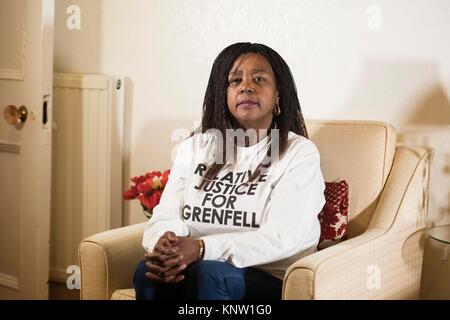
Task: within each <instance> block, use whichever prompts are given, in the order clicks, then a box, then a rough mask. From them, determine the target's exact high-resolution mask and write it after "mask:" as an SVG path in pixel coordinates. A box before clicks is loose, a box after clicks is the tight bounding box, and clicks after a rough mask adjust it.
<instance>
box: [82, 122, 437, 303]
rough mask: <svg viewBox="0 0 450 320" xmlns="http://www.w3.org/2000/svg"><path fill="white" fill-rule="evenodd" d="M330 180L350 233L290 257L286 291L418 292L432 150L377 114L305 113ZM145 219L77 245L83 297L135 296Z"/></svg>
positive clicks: (333, 295)
mask: <svg viewBox="0 0 450 320" xmlns="http://www.w3.org/2000/svg"><path fill="white" fill-rule="evenodd" d="M307 128H308V133H309V137H310V139H311V140H312V141H313V142H314V143H315V144H316V145H317V147H318V149H319V151H320V153H321V167H322V171H323V174H324V177H325V180H326V181H332V180H335V179H345V180H347V182H348V184H349V190H350V191H349V192H350V199H349V203H350V207H349V215H350V223H349V239H348V240H346V241H344V242H341V243H339V244H336V245H334V246H332V247H329V248H326V249H324V250H321V251H319V252H316V253H314V254H312V255H309V256H306V257H304V258H302V259H300V260H298V261H297V262H295V263H294V264H292V265H291V266H290V267H289V269H288V270H287V272H286V275H285V278H284V283H283V294H282V298H283V299H418V298H419V293H420V282H421V281H420V280H421V272H422V259H423V240H424V230H425V228H426V218H427V203H428V184H429V170H430V161H431V156H432V150H427V149H425V148H423V147H419V146H417V147H411V146H404V145H400V144H396V138H397V136H396V131H395V129H394V128H393V127H392V126H390V125H388V124H386V123H382V122H374V121H328V120H310V121H307ZM144 227H145V223H144V224H138V225H133V226H128V227H124V228H119V229H115V230H110V231H106V232H103V233H100V234H96V235H94V236H91V237H89V238H87V239H85V240H83V241H82V242H81V244H80V247H79V259H80V266H81V298H82V299H111V298H112V299H134V290H133V289H132V278H133V273H134V269H135V267H136V265H137V263H138V262H139V261H140V260H141V259H142V257H143V253H144V251H143V249H142V247H141V239H142V234H143V230H144Z"/></svg>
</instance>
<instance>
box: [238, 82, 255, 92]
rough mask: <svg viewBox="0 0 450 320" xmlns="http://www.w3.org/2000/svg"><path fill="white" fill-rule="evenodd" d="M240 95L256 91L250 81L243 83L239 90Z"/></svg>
mask: <svg viewBox="0 0 450 320" xmlns="http://www.w3.org/2000/svg"><path fill="white" fill-rule="evenodd" d="M239 92H240V93H246V92H250V93H252V92H254V89H253V87H252V85H251V83H250V81H242V83H241V87H240V89H239Z"/></svg>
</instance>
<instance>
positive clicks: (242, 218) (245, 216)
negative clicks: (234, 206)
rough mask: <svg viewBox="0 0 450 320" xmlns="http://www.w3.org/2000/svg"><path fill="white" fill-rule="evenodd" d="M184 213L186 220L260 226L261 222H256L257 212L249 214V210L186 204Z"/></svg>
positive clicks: (238, 225) (249, 226)
mask: <svg viewBox="0 0 450 320" xmlns="http://www.w3.org/2000/svg"><path fill="white" fill-rule="evenodd" d="M182 214H183V218H184V219H185V220H191V221H193V222H201V223H211V224H221V225H232V226H235V227H248V228H259V224H258V223H257V222H256V212H252V213H251V214H249V213H248V212H247V211H239V210H229V209H220V210H218V209H213V208H204V207H191V206H190V205H187V204H186V205H185V206H184V207H183V212H182Z"/></svg>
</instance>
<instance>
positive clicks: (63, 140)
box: [50, 73, 124, 282]
mask: <svg viewBox="0 0 450 320" xmlns="http://www.w3.org/2000/svg"><path fill="white" fill-rule="evenodd" d="M53 119H54V130H53V154H52V220H51V222H52V225H51V245H50V255H51V271H50V279H51V280H53V281H64V282H65V281H66V279H67V277H68V274H67V273H66V270H67V267H68V266H70V265H77V264H78V259H77V250H78V245H79V243H80V241H81V240H82V239H83V238H85V237H87V236H89V235H92V234H94V233H97V232H101V231H105V230H108V229H112V228H116V227H120V226H121V224H122V154H123V153H122V149H123V123H124V79H123V78H117V77H113V76H103V75H78V74H62V73H55V74H54V79H53Z"/></svg>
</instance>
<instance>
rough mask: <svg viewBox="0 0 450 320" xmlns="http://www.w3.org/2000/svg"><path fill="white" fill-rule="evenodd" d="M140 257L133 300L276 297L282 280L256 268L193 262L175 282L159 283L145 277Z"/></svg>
mask: <svg viewBox="0 0 450 320" xmlns="http://www.w3.org/2000/svg"><path fill="white" fill-rule="evenodd" d="M146 261H147V260H143V261H141V262H140V263H139V265H138V267H137V269H136V272H135V274H134V279H133V282H134V289H135V291H136V299H137V300H170V299H177V300H249V299H262V300H280V299H281V290H282V287H283V281H282V280H281V279H278V278H277V277H275V276H273V275H271V274H269V273H267V272H265V271H263V270H260V269H257V268H253V267H248V268H237V267H235V266H233V265H231V264H229V263H226V262H221V261H197V262H194V263H192V264H190V265H189V266H188V267H187V268H186V269H185V270H184V271H183V272H182V274H184V275H185V278H184V280H182V281H180V282H179V283H176V284H171V283H162V282H157V281H153V280H151V279H148V278H147V277H146V276H145V273H146V272H147V268H146V266H145V262H146Z"/></svg>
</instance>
